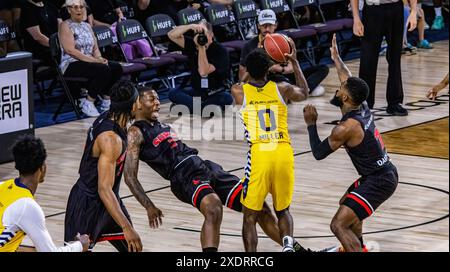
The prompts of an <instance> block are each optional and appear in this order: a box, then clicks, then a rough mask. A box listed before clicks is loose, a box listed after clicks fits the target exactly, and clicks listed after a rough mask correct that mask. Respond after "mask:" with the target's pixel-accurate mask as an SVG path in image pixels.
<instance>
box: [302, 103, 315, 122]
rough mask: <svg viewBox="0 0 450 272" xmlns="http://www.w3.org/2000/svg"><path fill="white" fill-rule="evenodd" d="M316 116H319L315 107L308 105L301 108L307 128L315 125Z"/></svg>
mask: <svg viewBox="0 0 450 272" xmlns="http://www.w3.org/2000/svg"><path fill="white" fill-rule="evenodd" d="M318 116H319V114H318V113H317V110H316V107H314V106H313V105H311V104H308V105H306V106H305V107H304V108H303V118H304V119H305V123H306V125H307V126H312V125H315V124H316V122H317V117H318Z"/></svg>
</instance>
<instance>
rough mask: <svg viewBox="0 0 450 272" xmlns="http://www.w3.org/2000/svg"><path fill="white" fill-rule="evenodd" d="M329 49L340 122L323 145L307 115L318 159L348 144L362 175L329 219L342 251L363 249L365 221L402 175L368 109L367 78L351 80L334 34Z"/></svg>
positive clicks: (309, 112)
mask: <svg viewBox="0 0 450 272" xmlns="http://www.w3.org/2000/svg"><path fill="white" fill-rule="evenodd" d="M330 50H331V58H332V59H333V61H334V63H335V64H336V68H337V71H338V75H339V80H340V82H341V87H340V89H339V90H338V91H336V95H335V96H334V98H333V99H332V100H331V104H333V105H335V106H337V107H339V108H340V109H341V112H342V119H341V121H340V122H339V124H338V125H337V126H335V127H334V128H333V130H332V131H331V135H330V136H329V137H328V138H326V139H325V140H324V141H320V139H319V136H318V134H317V127H316V121H317V116H318V114H317V111H316V109H315V107H314V106H312V105H307V106H306V107H305V108H304V110H303V111H304V119H305V122H306V124H307V125H308V133H309V140H310V144H311V149H312V152H313V154H314V157H315V158H316V159H317V160H323V159H325V158H326V157H327V156H328V155H330V154H331V153H333V152H334V151H336V150H337V149H339V148H340V147H341V146H344V147H345V149H346V151H347V153H348V154H349V156H350V158H351V160H352V162H353V165H354V166H355V168H356V170H357V171H358V174H359V175H361V177H360V178H359V179H358V180H356V181H355V182H354V183H353V184H352V185H351V186H350V188H349V189H348V191H347V192H346V193H345V195H344V196H343V197H342V199H341V201H340V207H339V210H338V211H337V213H336V215H335V216H334V218H333V220H332V221H331V231H332V232H333V233H334V234H335V235H336V237H337V238H338V239H339V241H340V242H341V244H342V246H343V247H344V250H345V251H347V252H355V251H361V250H363V248H365V247H364V243H363V238H362V225H363V220H365V219H366V218H367V217H369V216H371V215H372V214H373V212H374V211H375V210H376V209H377V208H378V207H379V206H380V205H381V204H382V203H383V202H385V201H386V200H387V199H388V198H389V197H390V196H391V195H392V194H393V193H394V191H395V189H396V188H397V184H398V174H397V169H396V168H395V166H394V164H392V162H391V161H390V159H389V156H388V154H387V152H386V148H385V146H384V144H383V140H382V139H381V135H380V133H379V131H378V129H377V128H376V127H375V123H374V120H373V119H374V117H373V115H372V113H371V112H370V109H369V106H368V105H367V102H366V99H367V96H368V95H369V87H368V85H367V84H366V82H364V80H362V79H360V78H356V77H352V74H351V73H350V71H349V70H348V68H347V67H346V66H345V64H344V62H343V61H342V59H341V58H340V56H339V51H338V48H337V43H336V35H334V37H333V41H332V47H331V49H330Z"/></svg>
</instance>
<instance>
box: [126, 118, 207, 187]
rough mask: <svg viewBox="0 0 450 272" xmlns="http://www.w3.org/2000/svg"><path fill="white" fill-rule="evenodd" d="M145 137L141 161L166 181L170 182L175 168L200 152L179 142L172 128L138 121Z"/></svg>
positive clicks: (137, 125)
mask: <svg viewBox="0 0 450 272" xmlns="http://www.w3.org/2000/svg"><path fill="white" fill-rule="evenodd" d="M133 125H134V126H136V127H138V128H139V129H140V130H141V132H142V135H143V136H144V144H143V145H142V147H141V151H140V154H139V159H140V160H141V161H143V162H145V163H147V164H148V166H150V167H151V168H152V169H153V170H155V171H156V172H158V174H160V175H161V176H162V177H163V178H164V179H167V180H170V178H171V176H172V175H173V173H174V171H175V168H176V167H177V166H178V165H180V164H181V163H182V162H183V161H184V160H185V159H187V158H188V157H189V156H193V155H194V156H196V155H197V154H198V151H197V150H196V149H193V148H190V147H188V146H187V145H185V144H184V143H183V142H182V141H180V140H178V139H177V137H176V135H175V134H174V133H173V132H172V131H171V129H170V126H168V125H166V124H163V123H160V122H154V123H153V124H151V123H149V122H147V121H143V120H141V121H136V122H134V124H133Z"/></svg>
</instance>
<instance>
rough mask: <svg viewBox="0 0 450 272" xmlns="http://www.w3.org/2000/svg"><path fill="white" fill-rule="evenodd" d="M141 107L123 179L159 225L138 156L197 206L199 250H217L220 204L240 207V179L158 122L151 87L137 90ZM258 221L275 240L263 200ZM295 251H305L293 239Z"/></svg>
mask: <svg viewBox="0 0 450 272" xmlns="http://www.w3.org/2000/svg"><path fill="white" fill-rule="evenodd" d="M139 101H140V103H139V104H140V108H139V109H138V110H137V112H136V121H135V122H134V124H133V125H132V126H131V127H130V128H129V130H128V153H127V160H126V163H125V182H126V183H127V185H128V187H129V188H130V190H131V192H132V193H133V195H134V196H135V197H136V199H137V200H138V201H139V202H140V203H141V205H142V206H144V207H145V208H146V210H147V214H148V218H149V223H150V226H151V227H152V228H157V227H158V226H159V224H161V217H162V212H161V210H159V209H158V208H157V207H156V206H155V205H154V204H153V203H152V201H151V200H150V199H149V197H148V196H147V195H146V194H145V192H144V190H143V188H142V186H141V184H140V183H139V181H138V179H137V174H138V168H139V160H141V161H143V162H145V163H147V165H149V166H150V167H151V168H152V169H154V170H155V171H156V172H157V173H158V174H159V175H160V176H161V177H162V178H164V179H166V180H169V181H170V185H171V186H170V187H171V190H172V192H173V194H174V195H175V196H176V197H177V198H178V199H179V200H181V201H183V202H185V203H188V204H191V205H193V206H194V207H196V208H197V209H198V210H199V211H200V212H201V213H202V214H203V216H204V217H205V221H204V223H203V228H202V233H201V245H202V249H203V251H217V248H218V246H219V236H220V225H221V222H222V205H223V206H226V207H228V208H230V209H233V210H235V211H238V212H241V211H242V204H241V202H240V196H241V193H242V185H241V182H240V179H239V178H238V177H236V176H234V175H232V174H230V173H228V172H226V171H224V170H223V168H222V167H221V166H220V165H218V164H216V163H214V162H212V161H208V160H203V159H201V158H200V157H199V156H198V151H197V150H196V149H193V148H190V147H188V146H187V145H185V144H184V143H183V142H182V141H180V140H178V139H177V138H176V135H175V134H174V133H173V132H172V131H171V129H170V126H168V125H166V124H163V123H160V122H159V121H158V116H159V115H158V111H159V106H160V104H159V100H158V95H157V93H156V92H155V91H154V90H152V89H146V88H143V89H140V90H139ZM263 211H264V212H263V213H262V214H261V216H260V217H259V219H258V222H259V224H260V226H261V228H262V229H263V230H264V232H265V233H266V234H267V235H268V236H269V237H270V238H272V240H274V241H275V242H277V243H278V244H281V237H280V233H279V230H278V226H277V222H276V218H275V217H274V216H273V214H272V212H271V211H270V208H269V206H268V205H267V204H266V203H265V204H264V209H263ZM295 249H296V250H297V251H304V250H305V249H304V248H302V247H301V246H300V244H298V243H295Z"/></svg>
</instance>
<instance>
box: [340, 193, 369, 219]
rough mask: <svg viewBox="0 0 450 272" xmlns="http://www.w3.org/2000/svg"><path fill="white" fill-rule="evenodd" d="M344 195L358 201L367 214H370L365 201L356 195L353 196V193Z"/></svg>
mask: <svg viewBox="0 0 450 272" xmlns="http://www.w3.org/2000/svg"><path fill="white" fill-rule="evenodd" d="M346 197H348V198H351V199H353V200H354V201H356V202H358V204H359V205H361V206H362V207H363V208H364V210H366V212H367V214H368V215H369V216H370V215H371V214H372V210H371V209H370V208H369V206H367V204H366V202H364V201H363V200H361V199H359V198H358V197H357V196H355V195H353V194H348V195H347V196H346Z"/></svg>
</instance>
